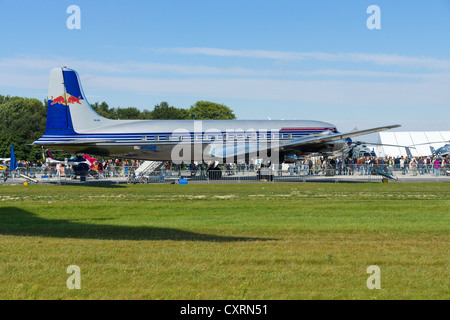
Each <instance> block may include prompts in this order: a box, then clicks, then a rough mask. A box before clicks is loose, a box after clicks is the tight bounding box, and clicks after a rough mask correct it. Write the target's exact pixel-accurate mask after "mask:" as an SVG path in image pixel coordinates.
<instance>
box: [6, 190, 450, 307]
mask: <svg viewBox="0 0 450 320" xmlns="http://www.w3.org/2000/svg"><path fill="white" fill-rule="evenodd" d="M449 226H450V184H438V183H432V184H425V183H424V184H387V185H386V184H234V185H230V184H226V185H217V184H216V185H187V186H186V185H185V186H183V185H135V186H122V185H111V186H106V187H105V186H94V185H89V186H37V185H33V186H0V299H449V298H450V295H449V288H448V285H449V283H448V279H449V247H450V246H449V244H450V234H449V230H450V228H449ZM69 265H77V266H79V267H80V269H81V290H69V289H68V288H67V286H66V280H67V278H68V277H69V276H70V274H68V273H66V269H67V267H68V266H69ZM370 265H377V266H378V267H379V268H380V270H381V289H380V290H377V289H375V290H369V289H368V288H367V286H366V282H367V279H368V277H369V276H370V274H368V273H366V270H367V267H369V266H370Z"/></svg>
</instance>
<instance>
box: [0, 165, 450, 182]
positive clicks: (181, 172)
mask: <svg viewBox="0 0 450 320" xmlns="http://www.w3.org/2000/svg"><path fill="white" fill-rule="evenodd" d="M136 169H137V167H123V166H120V167H116V166H108V167H107V168H106V169H105V170H103V171H102V172H98V171H90V172H89V174H88V175H87V177H86V179H87V180H107V179H109V180H111V179H112V180H115V181H116V182H117V181H119V182H128V183H130V184H131V183H133V184H134V183H179V180H180V179H185V180H187V181H190V182H207V183H210V182H234V183H240V182H246V181H255V182H256V181H258V182H259V181H263V182H378V181H382V180H384V182H387V181H399V182H402V181H406V180H408V179H409V180H410V179H414V178H416V179H417V180H419V179H421V178H427V179H428V180H429V181H434V180H435V181H440V180H442V179H441V178H443V177H449V179H450V166H449V165H447V166H445V167H440V168H435V167H434V166H433V165H423V166H420V167H402V168H400V167H399V166H395V165H394V166H388V165H357V164H354V165H341V166H336V167H331V166H327V167H318V166H313V167H308V166H306V165H305V166H304V165H299V166H286V165H283V166H281V165H280V166H278V167H277V168H276V169H274V168H257V167H254V166H248V165H247V166H246V165H241V166H236V165H233V166H229V167H225V168H223V169H220V170H206V169H204V168H202V167H199V168H198V169H190V168H189V167H183V168H171V169H170V170H166V169H165V168H164V167H162V168H160V169H158V170H157V171H154V172H151V173H149V174H144V175H138V176H136V175H135V170H136ZM282 169H284V170H282ZM24 176H26V177H28V178H30V179H34V180H37V181H41V182H45V181H51V180H52V181H55V179H56V181H59V182H67V181H72V180H76V179H79V177H77V176H75V175H74V173H73V171H72V170H71V169H70V168H62V169H61V171H60V172H59V173H58V172H57V171H56V169H55V168H54V167H45V168H38V167H36V168H35V167H31V168H18V169H17V170H15V171H14V172H8V171H7V172H3V177H2V176H1V173H0V177H2V178H3V179H1V180H0V183H2V182H4V181H6V179H12V180H16V179H19V178H20V179H22V180H23V179H26V178H25V177H24Z"/></svg>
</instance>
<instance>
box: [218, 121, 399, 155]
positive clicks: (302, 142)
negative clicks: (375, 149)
mask: <svg viewBox="0 0 450 320" xmlns="http://www.w3.org/2000/svg"><path fill="white" fill-rule="evenodd" d="M398 127H400V125H398V124H395V125H390V126H384V127H377V128H371V129H365V130H357V131H351V132H346V133H340V132H338V133H332V132H331V131H327V132H326V133H327V134H325V135H314V136H307V137H304V138H300V139H294V140H291V141H286V142H281V143H280V144H279V146H278V147H279V148H280V149H301V148H307V147H308V146H317V145H320V144H325V143H331V142H335V141H339V140H346V139H348V138H352V137H356V136H361V135H366V134H370V133H375V132H380V131H384V130H389V129H393V128H398ZM270 148H271V147H270V146H267V147H262V148H261V146H259V147H258V146H254V145H253V146H249V145H247V144H245V145H237V146H224V147H218V148H213V149H212V150H211V151H210V155H211V156H213V157H233V156H242V155H245V154H249V153H255V152H261V151H264V150H268V149H270Z"/></svg>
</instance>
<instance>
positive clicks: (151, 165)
mask: <svg viewBox="0 0 450 320" xmlns="http://www.w3.org/2000/svg"><path fill="white" fill-rule="evenodd" d="M162 164H163V163H162V161H144V162H143V163H142V164H141V165H140V166H139V168H137V169H136V170H135V171H134V174H135V175H136V176H139V175H140V176H148V175H150V174H151V173H152V172H153V171H155V170H157V169H159V167H161V165H162Z"/></svg>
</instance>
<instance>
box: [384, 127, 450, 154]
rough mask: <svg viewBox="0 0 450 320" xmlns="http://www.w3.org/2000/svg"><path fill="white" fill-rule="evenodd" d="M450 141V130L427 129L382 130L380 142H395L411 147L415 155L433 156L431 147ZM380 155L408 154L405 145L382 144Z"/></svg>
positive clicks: (438, 146) (440, 145)
mask: <svg viewBox="0 0 450 320" xmlns="http://www.w3.org/2000/svg"><path fill="white" fill-rule="evenodd" d="M449 141H450V131H425V132H423V131H422V132H418V131H413V132H380V133H379V143H382V144H393V145H400V146H408V147H410V150H411V154H412V155H413V156H414V157H422V156H431V155H432V152H431V149H430V147H433V148H434V149H438V148H440V147H442V146H444V145H446V144H448V143H450V142H449ZM377 155H378V156H380V157H384V156H388V157H397V156H406V155H407V152H406V149H405V148H404V147H391V146H380V147H378V148H377Z"/></svg>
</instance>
